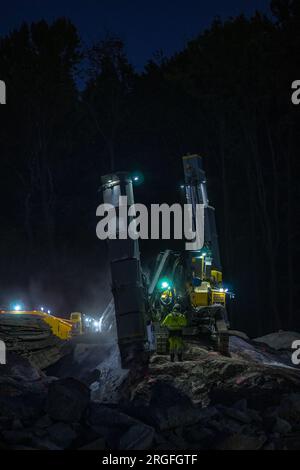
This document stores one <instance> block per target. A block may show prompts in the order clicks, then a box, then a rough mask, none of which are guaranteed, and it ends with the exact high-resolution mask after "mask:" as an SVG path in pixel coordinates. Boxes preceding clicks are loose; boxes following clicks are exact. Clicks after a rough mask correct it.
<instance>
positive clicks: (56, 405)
mask: <svg viewBox="0 0 300 470" xmlns="http://www.w3.org/2000/svg"><path fill="white" fill-rule="evenodd" d="M89 402H90V390H89V389H88V387H87V386H86V385H84V384H83V383H82V382H79V381H78V380H76V379H73V378H72V377H69V378H66V379H60V380H57V381H55V382H53V383H52V384H51V385H50V387H49V391H48V399H47V413H48V415H49V416H50V417H51V418H52V419H54V420H57V421H63V422H67V423H74V422H78V421H80V419H81V417H82V415H83V413H84V412H85V410H86V409H87V407H88V404H89Z"/></svg>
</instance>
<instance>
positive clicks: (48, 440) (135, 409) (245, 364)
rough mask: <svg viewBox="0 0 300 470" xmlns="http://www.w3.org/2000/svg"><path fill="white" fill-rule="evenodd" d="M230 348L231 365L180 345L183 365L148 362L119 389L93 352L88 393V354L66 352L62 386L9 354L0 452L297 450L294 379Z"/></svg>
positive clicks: (238, 342) (107, 361) (246, 351)
mask: <svg viewBox="0 0 300 470" xmlns="http://www.w3.org/2000/svg"><path fill="white" fill-rule="evenodd" d="M230 344H231V357H222V356H220V355H219V354H218V353H216V352H213V351H212V350H211V349H209V347H207V346H201V345H199V344H197V343H189V344H188V345H187V350H186V352H185V356H184V361H183V362H178V363H177V362H175V363H171V362H169V360H168V358H167V357H166V356H158V355H154V356H153V357H152V359H151V362H150V366H149V370H148V372H147V375H145V376H144V377H143V378H142V379H138V380H137V381H135V382H133V381H132V378H131V379H127V375H126V374H124V377H122V380H111V376H110V373H109V372H107V375H105V374H104V373H103V371H104V370H105V368H107V370H108V371H109V370H110V367H111V366H112V363H113V362H112V360H111V357H112V356H111V355H110V354H108V355H105V354H104V351H102V353H103V357H102V358H103V361H102V366H103V368H102V376H101V378H100V379H99V378H97V384H98V385H97V387H98V389H97V390H96V393H95V392H93V391H91V388H92V389H93V387H94V385H95V383H93V384H92V387H91V388H90V387H89V386H88V383H87V382H86V377H87V372H89V373H92V372H93V370H95V369H94V367H95V365H97V364H96V362H97V360H98V359H99V354H98V353H99V350H97V348H96V349H95V348H94V347H87V348H85V347H84V346H82V345H80V347H79V348H76V347H75V350H76V355H75V356H69V358H68V361H67V363H68V364H69V365H70V364H74V360H76V364H77V368H78V369H77V370H76V367H75V368H71V369H70V373H71V374H72V375H77V377H74V376H69V377H68V376H67V374H68V371H67V370H66V369H65V370H64V368H63V367H62V364H60V374H58V375H62V376H63V377H62V378H57V377H49V376H47V375H46V374H45V373H44V372H42V371H41V370H39V369H38V368H36V367H34V366H32V364H31V363H30V362H29V361H28V360H27V359H24V358H22V357H20V356H18V355H16V354H12V353H9V357H8V364H7V366H3V367H2V366H1V367H0V443H1V445H0V448H8V449H47V450H59V449H82V450H93V449H94V450H102V449H119V450H144V449H145V450H146V449H153V450H186V449H191V450H193V449H195V450H201V449H217V450H227V449H229V450H231V449H236V450H238V449H241V450H250V449H251V450H252V449H253V450H258V449H296V448H299V446H300V373H299V370H297V369H293V368H290V367H287V365H286V363H285V362H284V361H283V362H281V361H282V359H281V355H280V354H279V355H278V356H276V351H274V350H270V349H267V350H265V349H264V346H262V349H261V346H259V347H258V348H256V347H255V345H253V343H252V342H251V341H250V340H247V339H245V338H242V337H241V336H239V337H237V338H236V339H232V338H230ZM102 346H103V345H102ZM69 352H70V350H69ZM70 358H71V363H70ZM96 359H97V360H96ZM117 364H118V363H117ZM53 370H54V369H52V371H53ZM57 370H58V369H57ZM96 370H99V371H100V372H101V367H100V368H98V366H97V367H96ZM117 371H119V369H118V368H117V367H116V370H115V372H116V377H117V375H118V374H117ZM79 377H81V378H82V380H80V378H79ZM106 378H107V379H108V381H109V387H107V386H105V384H104V382H105V380H106ZM101 379H102V382H101ZM84 382H85V383H84ZM108 390H109V392H108ZM105 398H106V399H107V403H104V400H103V399H105ZM95 399H96V400H95ZM97 399H100V400H101V402H100V401H97ZM110 400H111V401H110Z"/></svg>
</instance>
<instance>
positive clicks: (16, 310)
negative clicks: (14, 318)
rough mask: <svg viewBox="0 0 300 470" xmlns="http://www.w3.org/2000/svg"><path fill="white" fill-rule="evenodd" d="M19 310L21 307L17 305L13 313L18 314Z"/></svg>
mask: <svg viewBox="0 0 300 470" xmlns="http://www.w3.org/2000/svg"><path fill="white" fill-rule="evenodd" d="M20 310H21V305H19V304H18V305H15V306H14V311H15V312H19V311H20Z"/></svg>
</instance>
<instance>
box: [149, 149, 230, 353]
mask: <svg viewBox="0 0 300 470" xmlns="http://www.w3.org/2000/svg"><path fill="white" fill-rule="evenodd" d="M183 169H184V177H185V184H184V185H183V186H182V190H184V191H185V202H186V203H187V204H189V205H190V206H191V207H192V218H193V227H194V228H196V207H197V205H200V204H201V205H203V206H204V243H203V246H202V247H201V248H200V249H198V250H195V251H185V250H183V251H181V252H174V251H172V250H166V251H164V252H163V253H160V254H159V256H158V258H157V261H156V266H155V269H154V273H153V276H152V280H151V283H150V286H149V305H150V308H151V311H152V314H153V316H154V318H156V320H157V322H160V321H161V320H162V319H163V317H164V316H165V315H166V313H167V312H168V311H170V310H171V308H172V306H173V305H174V303H175V302H177V303H178V302H179V303H180V304H181V307H182V310H184V311H185V313H186V316H187V318H188V324H189V327H188V328H186V329H185V333H186V335H187V336H190V335H192V336H199V335H200V334H203V333H204V334H205V333H206V334H209V335H210V337H211V338H213V339H215V340H217V341H218V348H219V350H220V352H222V353H223V354H227V353H228V327H229V322H228V315H227V311H226V301H227V297H228V295H230V294H229V293H228V289H226V288H225V287H224V285H223V274H222V266H221V262H220V251H219V242H218V235H217V229H216V221H215V209H214V207H212V206H211V205H210V204H209V200H208V196H207V188H206V175H205V172H204V170H203V159H202V157H200V156H199V155H188V156H184V157H183ZM157 325H158V323H157ZM156 330H157V334H158V335H159V334H160V332H161V330H160V328H159V326H158V327H157V328H156Z"/></svg>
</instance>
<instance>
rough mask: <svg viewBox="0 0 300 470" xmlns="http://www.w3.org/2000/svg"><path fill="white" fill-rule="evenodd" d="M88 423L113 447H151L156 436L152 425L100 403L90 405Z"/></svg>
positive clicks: (134, 448) (138, 448)
mask: <svg viewBox="0 0 300 470" xmlns="http://www.w3.org/2000/svg"><path fill="white" fill-rule="evenodd" d="M87 423H88V424H89V425H90V426H91V428H92V429H93V430H94V431H95V432H97V434H98V435H99V437H100V436H102V437H103V438H104V439H105V441H106V442H107V443H108V445H109V447H111V448H113V449H122V450H125V449H128V450H129V449H130V450H143V449H149V448H150V447H151V444H152V441H153V438H154V430H153V428H152V427H151V426H148V425H146V424H144V423H142V422H140V421H138V420H137V419H134V418H132V417H130V416H128V415H126V414H125V413H122V412H120V411H119V410H116V409H112V408H109V407H108V406H105V405H102V404H99V403H91V405H90V406H89V410H88V413H87Z"/></svg>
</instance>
